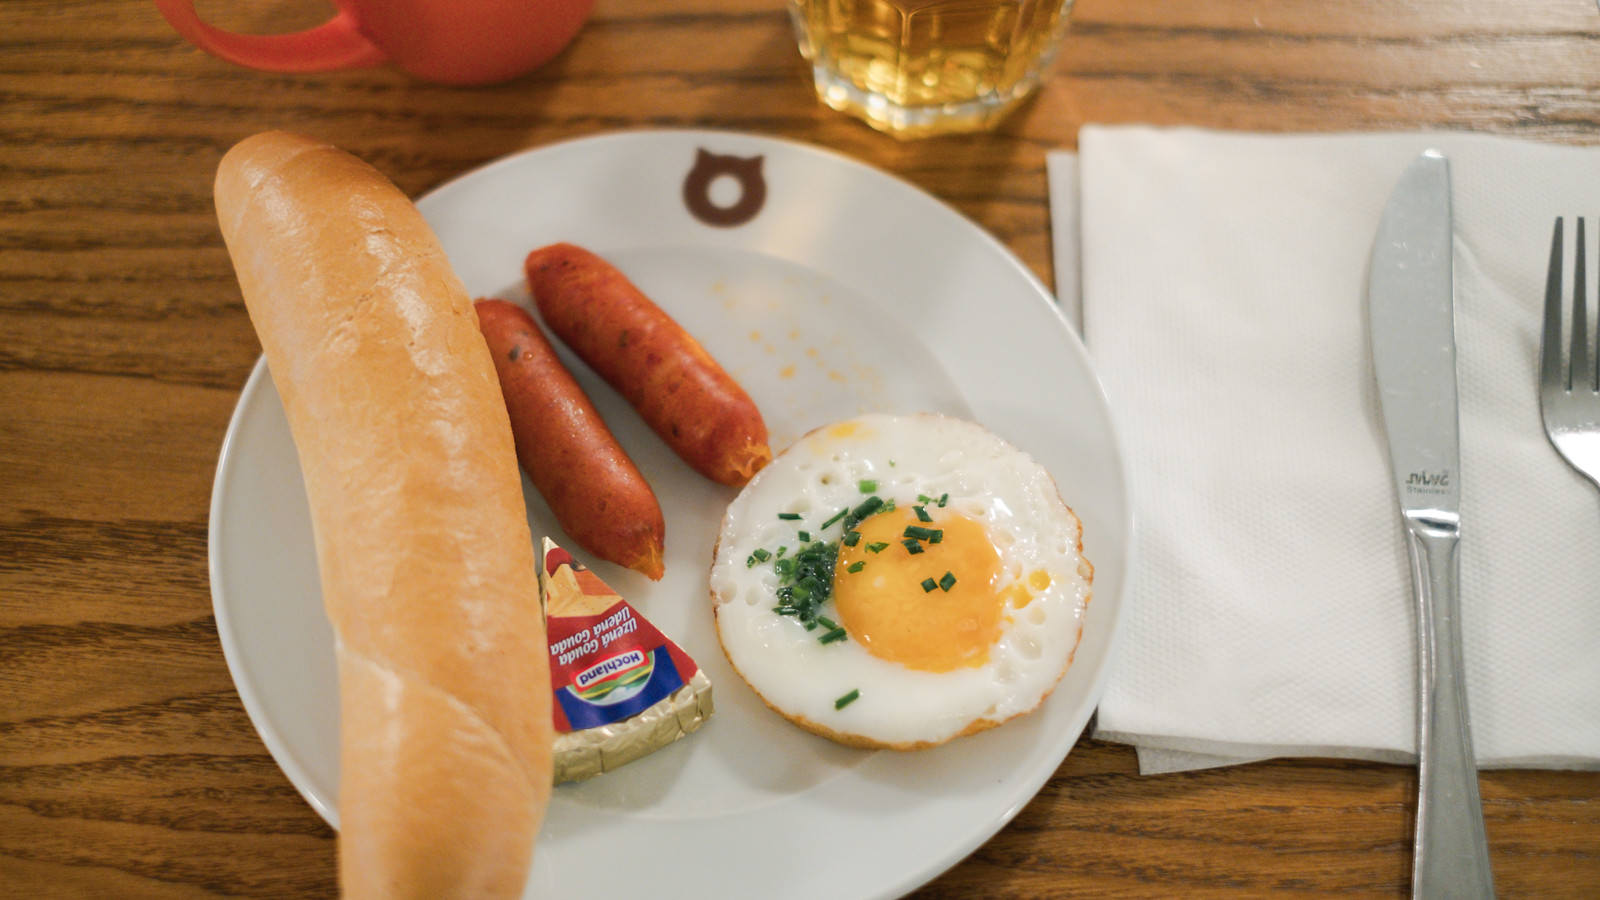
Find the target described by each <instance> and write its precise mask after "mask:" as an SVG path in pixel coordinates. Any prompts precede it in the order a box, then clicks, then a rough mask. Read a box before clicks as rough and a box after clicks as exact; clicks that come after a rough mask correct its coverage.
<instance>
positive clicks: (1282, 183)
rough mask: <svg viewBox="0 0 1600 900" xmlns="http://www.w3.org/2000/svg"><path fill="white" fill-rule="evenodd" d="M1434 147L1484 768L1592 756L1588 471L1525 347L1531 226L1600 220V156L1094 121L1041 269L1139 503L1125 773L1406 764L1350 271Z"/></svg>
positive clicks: (1598, 730) (1401, 637)
mask: <svg viewBox="0 0 1600 900" xmlns="http://www.w3.org/2000/svg"><path fill="white" fill-rule="evenodd" d="M1429 147H1435V148H1438V149H1440V150H1442V151H1443V152H1444V153H1445V154H1446V155H1447V156H1448V157H1449V159H1450V163H1451V175H1452V180H1453V201H1454V208H1455V262H1456V270H1455V277H1456V341H1457V354H1458V355H1457V369H1458V373H1459V393H1460V405H1461V410H1460V422H1461V424H1460V430H1461V481H1462V487H1461V490H1462V500H1461V512H1462V532H1463V536H1462V542H1461V590H1462V599H1461V603H1462V613H1461V620H1462V630H1463V634H1464V637H1463V640H1464V646H1465V655H1466V661H1467V662H1466V667H1467V689H1468V697H1469V705H1470V711H1471V717H1472V718H1471V722H1472V731H1473V738H1474V744H1475V747H1476V752H1477V757H1478V761H1479V763H1480V765H1482V766H1485V767H1512V766H1521V767H1571V768H1600V493H1597V492H1596V491H1595V489H1594V488H1593V487H1591V486H1590V485H1589V484H1588V482H1586V481H1584V480H1583V479H1582V478H1581V477H1580V476H1579V475H1578V474H1576V473H1575V472H1573V471H1572V470H1571V469H1569V468H1568V467H1567V466H1566V464H1565V463H1564V462H1563V461H1562V460H1561V459H1560V458H1559V457H1558V456H1557V455H1556V454H1555V452H1554V451H1553V450H1552V449H1551V448H1550V446H1549V444H1548V442H1547V441H1546V439H1545V436H1544V432H1543V430H1542V427H1541V425H1540V418H1539V407H1538V396H1537V375H1536V365H1535V362H1536V357H1537V354H1538V346H1539V328H1540V316H1541V312H1542V304H1543V292H1544V281H1545V266H1546V263H1547V261H1548V257H1549V250H1550V239H1551V237H1550V236H1551V225H1552V223H1553V221H1554V218H1555V216H1557V215H1566V216H1568V217H1571V216H1575V215H1583V214H1589V215H1600V149H1593V148H1575V147H1562V146H1555V145H1547V144H1536V143H1528V142H1522V141H1515V140H1510V139H1502V138H1495V137H1489V136H1482V135H1468V134H1456V133H1449V134H1382V135H1295V136H1267V135H1244V134H1218V133H1211V132H1201V131H1194V130H1161V129H1152V128H1134V127H1118V128H1109V127H1107V128H1102V127H1089V128H1085V129H1084V130H1083V132H1082V134H1081V137H1080V141H1079V156H1078V157H1077V158H1076V159H1075V158H1074V157H1073V156H1072V155H1071V154H1065V153H1062V154H1053V155H1052V157H1051V158H1050V174H1051V205H1052V221H1053V222H1054V239H1055V244H1056V253H1057V265H1056V270H1057V273H1058V279H1057V280H1058V291H1059V293H1060V294H1061V298H1062V302H1063V304H1064V305H1066V306H1067V308H1068V309H1069V311H1070V310H1072V309H1074V308H1076V306H1077V305H1078V303H1079V300H1080V297H1079V296H1078V293H1079V290H1080V289H1081V304H1082V322H1083V329H1084V337H1085V341H1086V343H1087V345H1088V347H1089V350H1090V353H1091V355H1092V356H1093V358H1094V360H1095V364H1096V367H1097V369H1098V371H1099V374H1100V376H1101V378H1102V380H1103V381H1104V384H1105V389H1106V392H1107V394H1108V395H1109V398H1110V402H1111V406H1112V410H1113V413H1114V416H1115V420H1116V422H1117V425H1118V427H1119V430H1120V432H1121V437H1122V440H1123V443H1124V446H1125V448H1126V451H1127V463H1128V467H1129V477H1130V481H1131V483H1132V490H1133V499H1134V514H1135V521H1136V524H1135V530H1136V539H1135V543H1136V547H1135V552H1134V556H1133V559H1134V570H1133V572H1132V573H1131V575H1130V581H1129V595H1128V597H1127V600H1128V602H1129V618H1128V620H1127V622H1126V631H1125V632H1124V633H1123V638H1124V639H1123V641H1122V643H1121V645H1120V647H1119V650H1118V656H1117V658H1116V659H1115V660H1114V662H1113V671H1112V676H1111V680H1110V683H1109V687H1108V689H1107V691H1106V693H1105V697H1104V699H1103V700H1102V702H1101V704H1100V710H1099V717H1098V726H1097V727H1098V731H1097V735H1098V736H1100V737H1103V738H1108V739H1112V740H1118V741H1125V742H1129V743H1132V744H1135V745H1136V746H1137V747H1138V748H1139V753H1140V761H1141V768H1142V769H1143V770H1145V771H1165V770H1172V769H1183V768H1194V767H1200V766H1205V765H1216V764H1225V763H1230V762H1242V761H1248V760H1251V759H1258V758H1264V757H1275V756H1335V757H1352V758H1363V759H1374V760H1387V761H1407V760H1410V759H1413V758H1414V752H1415V745H1416V738H1415V728H1416V725H1415V702H1416V701H1415V684H1416V674H1415V665H1416V662H1415V649H1414V646H1415V644H1414V641H1415V637H1414V612H1413V599H1412V588H1411V580H1410V573H1409V568H1408V562H1407V558H1406V554H1405V548H1404V543H1403V538H1402V533H1401V525H1400V520H1399V513H1398V510H1397V506H1396V500H1395V497H1394V493H1393V488H1392V486H1391V484H1392V482H1391V479H1390V474H1389V465H1388V455H1387V452H1388V451H1387V445H1386V444H1385V441H1384V437H1383V429H1382V424H1381V420H1380V418H1379V413H1378V406H1377V399H1376V387H1375V383H1374V381H1373V375H1372V363H1371V353H1370V350H1369V348H1368V339H1367V316H1366V279H1367V270H1368V257H1369V255H1370V252H1371V249H1372V242H1373V236H1374V234H1375V232H1376V229H1377V225H1378V220H1379V218H1380V215H1381V212H1382V209H1383V205H1384V202H1385V200H1386V199H1387V198H1388V195H1389V192H1390V190H1391V189H1392V188H1393V186H1394V184H1395V182H1396V180H1397V179H1398V177H1399V175H1400V173H1401V171H1402V170H1403V169H1404V168H1405V167H1406V165H1407V164H1408V163H1410V162H1411V160H1412V159H1413V158H1415V156H1416V155H1417V154H1418V153H1420V152H1421V151H1422V150H1424V149H1426V148H1429ZM1572 230H1573V229H1572V226H1571V225H1570V218H1569V225H1568V228H1567V235H1568V242H1569V245H1570V243H1571V240H1572V238H1571V234H1572ZM1597 233H1600V223H1591V226H1590V229H1589V240H1590V243H1591V246H1590V250H1589V253H1590V259H1596V258H1597V257H1596V250H1595V247H1594V246H1593V244H1594V241H1595V238H1596V235H1597ZM1571 256H1572V250H1571V249H1570V246H1569V248H1568V250H1567V258H1568V259H1570V258H1571ZM1074 274H1078V275H1080V277H1079V278H1077V279H1075V278H1074V277H1073V276H1074ZM1589 283H1590V285H1591V290H1593V285H1594V284H1595V280H1594V279H1593V278H1591V279H1590V282H1589ZM1591 321H1594V319H1593V318H1591Z"/></svg>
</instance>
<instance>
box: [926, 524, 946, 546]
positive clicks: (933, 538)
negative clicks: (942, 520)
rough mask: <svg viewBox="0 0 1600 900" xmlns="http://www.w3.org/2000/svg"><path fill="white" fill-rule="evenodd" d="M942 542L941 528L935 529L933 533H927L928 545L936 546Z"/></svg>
mask: <svg viewBox="0 0 1600 900" xmlns="http://www.w3.org/2000/svg"><path fill="white" fill-rule="evenodd" d="M942 540H944V529H943V528H935V529H934V530H933V531H931V532H929V533H928V543H930V544H937V543H939V542H940V541H942Z"/></svg>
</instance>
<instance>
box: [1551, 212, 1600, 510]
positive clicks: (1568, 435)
mask: <svg viewBox="0 0 1600 900" xmlns="http://www.w3.org/2000/svg"><path fill="white" fill-rule="evenodd" d="M1577 222H1578V227H1577V232H1578V240H1577V252H1576V253H1575V254H1574V256H1575V259H1574V261H1573V265H1572V313H1571V320H1572V321H1571V326H1570V330H1569V332H1568V337H1569V340H1568V341H1566V344H1567V354H1566V358H1565V360H1563V357H1562V352H1561V349H1562V343H1563V342H1562V339H1561V331H1562V325H1561V319H1562V315H1561V311H1562V305H1563V304H1562V302H1561V244H1562V241H1561V224H1562V220H1561V219H1560V218H1559V217H1557V219H1556V227H1555V235H1554V236H1553V237H1552V238H1551V239H1550V273H1549V276H1548V280H1547V281H1546V282H1545V289H1544V334H1543V336H1542V337H1541V339H1540V341H1539V408H1540V412H1541V413H1542V414H1543V416H1544V431H1545V434H1547V435H1549V437H1550V443H1551V445H1552V446H1554V447H1555V448H1556V452H1557V453H1560V454H1561V457H1562V458H1563V459H1565V460H1566V461H1567V464H1568V465H1570V466H1572V467H1573V468H1574V469H1577V470H1578V471H1579V472H1581V473H1583V475H1584V477H1586V478H1588V479H1589V480H1590V481H1591V482H1593V483H1594V485H1595V486H1596V487H1600V347H1597V348H1596V349H1595V350H1594V351H1592V352H1591V350H1590V347H1589V341H1590V338H1591V335H1592V334H1593V336H1595V337H1596V338H1597V339H1600V331H1597V330H1596V329H1592V328H1590V327H1589V325H1588V307H1587V303H1586V301H1587V298H1588V291H1587V289H1586V285H1585V272H1586V269H1587V265H1586V263H1585V259H1584V249H1585V248H1584V240H1583V218H1582V217H1579V218H1578V220H1577ZM1595 318H1596V320H1597V321H1596V324H1597V325H1600V315H1596V317H1595Z"/></svg>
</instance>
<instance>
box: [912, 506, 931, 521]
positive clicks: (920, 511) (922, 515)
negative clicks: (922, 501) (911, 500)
mask: <svg viewBox="0 0 1600 900" xmlns="http://www.w3.org/2000/svg"><path fill="white" fill-rule="evenodd" d="M911 511H912V512H914V513H916V514H917V521H919V522H932V521H933V516H930V515H928V511H927V510H926V509H924V508H923V507H920V506H913V507H911Z"/></svg>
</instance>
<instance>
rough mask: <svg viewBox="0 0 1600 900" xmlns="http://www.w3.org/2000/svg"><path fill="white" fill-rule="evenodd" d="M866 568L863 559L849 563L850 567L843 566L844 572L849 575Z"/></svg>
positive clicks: (865, 562)
mask: <svg viewBox="0 0 1600 900" xmlns="http://www.w3.org/2000/svg"><path fill="white" fill-rule="evenodd" d="M866 567H867V561H866V560H864V559H858V560H856V561H855V562H853V563H851V564H850V565H848V566H845V567H844V570H845V571H846V572H849V573H850V574H851V575H854V574H855V573H857V572H859V571H861V570H862V569H865V568H866Z"/></svg>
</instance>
